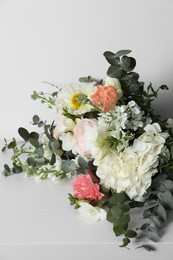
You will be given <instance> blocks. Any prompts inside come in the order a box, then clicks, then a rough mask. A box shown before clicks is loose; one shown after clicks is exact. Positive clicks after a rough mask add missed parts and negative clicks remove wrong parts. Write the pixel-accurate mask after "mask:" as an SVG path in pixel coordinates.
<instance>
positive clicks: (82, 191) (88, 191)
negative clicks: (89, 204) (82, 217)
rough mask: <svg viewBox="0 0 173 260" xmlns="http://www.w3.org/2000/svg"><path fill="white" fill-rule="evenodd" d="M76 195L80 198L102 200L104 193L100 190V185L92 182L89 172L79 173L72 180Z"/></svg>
mask: <svg viewBox="0 0 173 260" xmlns="http://www.w3.org/2000/svg"><path fill="white" fill-rule="evenodd" d="M72 188H73V190H74V197H75V198H78V199H91V200H95V201H97V200H100V199H101V198H102V197H103V196H104V194H102V193H100V192H99V188H100V187H99V185H98V184H95V183H93V182H92V179H91V177H90V175H89V174H79V175H78V176H77V177H76V180H75V181H74V182H72Z"/></svg>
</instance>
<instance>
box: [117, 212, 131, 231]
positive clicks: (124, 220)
mask: <svg viewBox="0 0 173 260" xmlns="http://www.w3.org/2000/svg"><path fill="white" fill-rule="evenodd" d="M129 221H130V215H129V214H125V215H123V216H121V217H120V218H119V224H121V225H123V226H124V228H125V229H127V227H128V223H129Z"/></svg>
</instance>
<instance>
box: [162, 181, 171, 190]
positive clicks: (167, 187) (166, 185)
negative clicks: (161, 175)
mask: <svg viewBox="0 0 173 260" xmlns="http://www.w3.org/2000/svg"><path fill="white" fill-rule="evenodd" d="M163 188H164V190H168V191H170V192H173V181H171V180H165V181H164V182H163Z"/></svg>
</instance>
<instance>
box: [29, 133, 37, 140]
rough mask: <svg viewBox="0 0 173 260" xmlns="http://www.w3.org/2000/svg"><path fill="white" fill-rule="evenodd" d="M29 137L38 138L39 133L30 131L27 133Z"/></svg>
mask: <svg viewBox="0 0 173 260" xmlns="http://www.w3.org/2000/svg"><path fill="white" fill-rule="evenodd" d="M29 138H33V139H36V140H38V139H39V134H38V133H36V132H31V133H30V134H29Z"/></svg>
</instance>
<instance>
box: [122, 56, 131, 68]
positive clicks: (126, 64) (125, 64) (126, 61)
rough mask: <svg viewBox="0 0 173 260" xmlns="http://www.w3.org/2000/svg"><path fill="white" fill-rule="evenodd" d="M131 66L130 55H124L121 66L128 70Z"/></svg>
mask: <svg viewBox="0 0 173 260" xmlns="http://www.w3.org/2000/svg"><path fill="white" fill-rule="evenodd" d="M129 66H130V57H127V56H123V57H122V58H121V68H123V69H124V70H128V67H129Z"/></svg>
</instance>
